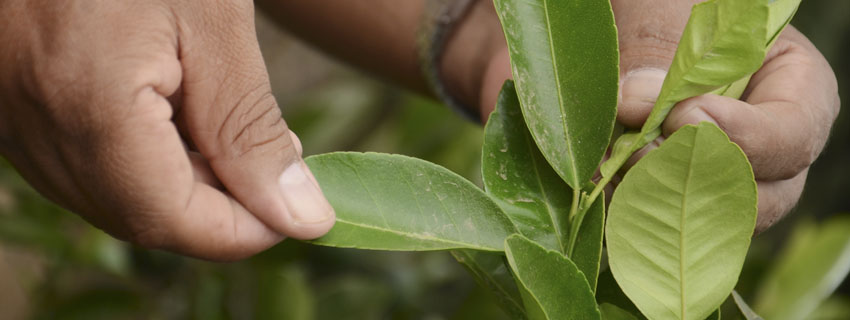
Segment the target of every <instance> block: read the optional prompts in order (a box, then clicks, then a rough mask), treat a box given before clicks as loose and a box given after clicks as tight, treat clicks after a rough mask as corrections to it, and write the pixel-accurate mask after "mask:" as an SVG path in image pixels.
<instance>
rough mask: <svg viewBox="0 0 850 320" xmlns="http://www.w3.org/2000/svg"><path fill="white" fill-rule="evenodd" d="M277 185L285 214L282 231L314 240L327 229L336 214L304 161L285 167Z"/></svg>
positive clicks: (288, 234)
mask: <svg viewBox="0 0 850 320" xmlns="http://www.w3.org/2000/svg"><path fill="white" fill-rule="evenodd" d="M278 185H279V187H280V191H281V195H282V197H283V202H284V209H285V213H286V215H287V216H288V217H287V219H285V222H284V225H282V226H281V229H282V230H280V231H281V232H283V233H284V234H286V235H287V236H289V237H293V238H296V239H314V238H318V237H320V236H322V235H324V234H325V233H327V232H328V231H330V229H331V227H333V225H334V222H335V220H336V213H335V212H334V209H333V207H331V205H330V203H329V202H328V200H327V199H326V198H325V196H324V194H323V193H322V190H321V188H320V187H319V184H318V183H317V181H316V178H315V177H314V176H313V173H312V172H311V171H310V169H309V168H308V167H307V164H306V163H304V161H303V160H301V159H298V160H297V161H295V162H294V163H292V164H291V165H289V166H288V167H287V168H286V169H284V171H283V173H281V175H280V177H279V178H278Z"/></svg>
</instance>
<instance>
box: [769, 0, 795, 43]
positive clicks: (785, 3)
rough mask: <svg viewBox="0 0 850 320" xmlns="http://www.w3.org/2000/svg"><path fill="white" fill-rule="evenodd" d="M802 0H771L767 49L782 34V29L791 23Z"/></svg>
mask: <svg viewBox="0 0 850 320" xmlns="http://www.w3.org/2000/svg"><path fill="white" fill-rule="evenodd" d="M801 1H802V0H770V8H769V9H770V10H769V15H768V21H767V32H768V33H767V36H768V38H767V39H766V43H767V47H766V48H767V49H768V50H769V49H770V47H771V46H773V43H774V42H776V38H779V35H780V34H782V30H785V27H786V26H788V24H789V23H791V19H793V18H794V14H796V13H797V9H798V8H799V7H800V2H801Z"/></svg>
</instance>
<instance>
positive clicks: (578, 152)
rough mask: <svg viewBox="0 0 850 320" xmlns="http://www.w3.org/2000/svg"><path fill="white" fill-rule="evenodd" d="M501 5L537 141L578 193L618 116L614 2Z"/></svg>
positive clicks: (501, 1)
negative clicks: (612, 7) (611, 3)
mask: <svg viewBox="0 0 850 320" xmlns="http://www.w3.org/2000/svg"><path fill="white" fill-rule="evenodd" d="M495 3H496V11H497V13H498V14H499V18H500V20H501V21H502V26H503V28H504V30H505V36H506V39H507V43H508V51H509V53H510V56H511V64H512V67H513V69H512V71H513V76H514V79H515V81H516V86H517V90H518V92H519V98H520V101H521V104H522V110H523V114H524V115H525V119H526V122H527V123H528V127H529V128H530V129H531V133H532V136H534V139H535V141H536V142H537V145H538V146H539V147H540V150H541V151H542V153H543V155H544V156H545V158H546V159H547V160H548V161H549V163H550V164H552V167H553V168H554V169H555V171H556V172H558V174H559V175H560V176H561V177H562V178H563V179H564V181H566V182H567V184H568V185H570V186H571V187H572V188H574V189H580V188H581V187H582V186H583V184H584V183H585V182H587V181H589V180H590V178H591V176H592V175H593V173H594V171H595V170H596V167H597V166H598V165H599V161H601V160H602V156H603V154H604V152H605V148H606V147H607V145H608V139H610V137H611V133H612V131H613V128H614V119H615V117H616V105H617V90H618V82H619V80H618V78H619V70H618V69H619V67H618V64H619V54H618V50H617V46H618V42H617V31H616V27H615V25H614V16H613V10H612V9H611V5H610V2H609V1H604V0H591V1H557V0H531V1H523V0H496V1H495ZM576 43H581V44H583V45H582V46H576V45H575V44H576Z"/></svg>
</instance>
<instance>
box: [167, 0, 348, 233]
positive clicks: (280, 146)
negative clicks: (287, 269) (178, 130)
mask: <svg viewBox="0 0 850 320" xmlns="http://www.w3.org/2000/svg"><path fill="white" fill-rule="evenodd" d="M203 7H204V8H203V9H202V10H204V11H207V12H205V14H203V15H200V16H206V18H204V19H198V21H190V22H189V23H192V24H193V25H190V26H188V27H186V28H181V30H196V31H198V30H210V31H209V32H207V31H204V32H197V33H195V34H192V35H191V36H192V37H185V39H181V46H182V47H181V56H182V62H183V66H184V67H183V68H184V82H183V99H184V103H185V105H184V108H185V109H184V110H183V116H184V117H185V119H184V120H185V122H186V126H187V131H188V133H189V135H190V136H191V139H192V140H193V142H194V144H195V145H196V146H197V148H198V151H199V152H200V153H201V154H202V155H203V156H204V157H205V158H206V159H207V160H208V161H209V164H210V167H211V168H212V170H213V172H214V174H215V175H216V177H217V178H218V179H219V180H220V181H221V183H222V185H223V186H224V187H225V188H226V191H227V192H229V193H230V194H232V195H233V197H234V198H236V200H237V201H238V202H239V204H241V205H242V206H244V207H245V208H246V209H247V210H248V211H249V212H251V213H252V214H253V215H255V216H256V217H257V218H258V219H259V220H260V221H262V222H263V223H264V224H266V225H267V226H269V227H270V228H271V229H273V230H275V231H277V232H280V233H282V234H283V235H286V236H289V237H293V238H299V239H309V238H316V237H319V236H321V235H323V234H324V233H326V232H327V231H328V230H330V228H331V227H332V226H333V223H334V212H333V209H332V208H331V206H330V204H329V203H328V202H327V200H326V199H325V198H324V196H323V194H322V191H321V189H320V188H319V186H318V184H317V183H316V180H315V178H314V177H313V174H312V173H311V172H310V170H309V169H308V168H307V165H306V164H305V163H304V161H303V160H302V159H301V151H300V150H299V147H298V146H299V142H298V141H297V138H296V137H295V136H294V135H292V134H291V132H290V131H289V129H288V127H287V126H286V123H285V122H284V121H283V119H282V118H281V113H280V109H279V108H278V106H277V103H276V101H275V99H274V96H273V95H272V94H271V86H270V84H269V78H268V74H267V71H266V67H265V64H264V62H263V58H262V55H261V53H260V49H259V45H258V43H257V36H256V32H255V30H254V8H253V3H252V2H251V1H244V0H234V1H215V2H210V3H209V4H208V3H207V2H204V3H203ZM194 16H198V15H197V14H195V15H194ZM213 31H217V32H213Z"/></svg>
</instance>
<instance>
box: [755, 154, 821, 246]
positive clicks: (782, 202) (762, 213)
mask: <svg viewBox="0 0 850 320" xmlns="http://www.w3.org/2000/svg"><path fill="white" fill-rule="evenodd" d="M808 173H809V170H808V169H806V170H803V171H802V172H800V173H799V174H798V175H797V176H796V177H793V178H791V179H788V180H777V181H758V190H759V192H758V195H759V201H758V220H757V221H756V234H759V233H761V232H764V231H765V230H767V229H768V228H770V227H771V226H773V225H774V224H776V223H777V222H779V220H781V219H782V218H784V217H785V216H786V215H788V213H790V212H791V210H793V209H794V206H795V205H797V202H798V201H799V200H800V196H801V195H802V194H803V188H804V187H805V185H806V176H807V175H808Z"/></svg>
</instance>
